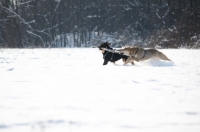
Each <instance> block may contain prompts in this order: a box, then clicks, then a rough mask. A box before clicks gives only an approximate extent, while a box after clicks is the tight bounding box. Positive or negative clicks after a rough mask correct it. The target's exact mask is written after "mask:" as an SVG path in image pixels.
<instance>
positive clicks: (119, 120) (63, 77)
mask: <svg viewBox="0 0 200 132" xmlns="http://www.w3.org/2000/svg"><path fill="white" fill-rule="evenodd" d="M160 51H162V52H163V53H164V54H166V55H167V56H168V57H169V58H170V59H171V60H173V61H174V64H173V63H170V62H163V61H159V60H150V61H145V62H139V63H136V65H135V66H131V65H130V64H129V65H127V66H123V65H122V64H123V63H122V60H120V61H118V62H117V66H116V65H113V64H112V63H109V64H108V65H107V66H102V64H103V56H102V53H101V52H100V51H99V50H98V49H92V48H88V49H84V48H81V49H76V48H74V49H73V48H72V49H0V132H133V131H134V132H200V50H185V49H179V50H172V49H171V50H160Z"/></svg>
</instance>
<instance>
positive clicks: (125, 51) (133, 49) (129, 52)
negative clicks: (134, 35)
mask: <svg viewBox="0 0 200 132" xmlns="http://www.w3.org/2000/svg"><path fill="white" fill-rule="evenodd" d="M137 48H138V47H137V46H134V47H124V48H123V49H119V50H118V51H119V52H120V54H122V55H126V56H133V55H134V54H135V53H136V51H137Z"/></svg>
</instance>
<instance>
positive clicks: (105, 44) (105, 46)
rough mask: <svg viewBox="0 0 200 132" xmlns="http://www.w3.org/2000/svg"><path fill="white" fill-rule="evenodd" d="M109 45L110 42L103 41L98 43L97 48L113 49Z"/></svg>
mask: <svg viewBox="0 0 200 132" xmlns="http://www.w3.org/2000/svg"><path fill="white" fill-rule="evenodd" d="M110 45H111V43H108V42H105V43H102V44H100V45H99V46H97V47H98V48H99V50H103V49H102V48H106V49H110V50H113V49H112V48H111V47H110Z"/></svg>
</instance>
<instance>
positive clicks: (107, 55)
mask: <svg viewBox="0 0 200 132" xmlns="http://www.w3.org/2000/svg"><path fill="white" fill-rule="evenodd" d="M110 45H111V43H108V42H105V43H102V44H100V46H97V47H98V48H99V50H101V51H102V53H103V59H104V62H103V65H107V64H108V62H109V61H110V62H113V63H114V64H115V62H116V61H118V60H120V59H122V60H123V62H124V65H125V64H127V63H131V64H132V65H134V61H133V60H134V59H132V58H131V57H129V56H127V55H122V54H119V53H115V52H114V50H113V48H111V47H110ZM105 49H107V50H111V51H113V52H109V51H107V50H105Z"/></svg>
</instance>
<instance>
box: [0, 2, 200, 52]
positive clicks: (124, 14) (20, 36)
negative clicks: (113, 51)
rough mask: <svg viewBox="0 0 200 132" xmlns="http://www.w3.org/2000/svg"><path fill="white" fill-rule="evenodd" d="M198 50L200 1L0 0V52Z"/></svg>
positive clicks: (199, 45)
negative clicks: (103, 46) (108, 45)
mask: <svg viewBox="0 0 200 132" xmlns="http://www.w3.org/2000/svg"><path fill="white" fill-rule="evenodd" d="M103 41H110V42H112V43H113V45H114V46H124V45H139V46H146V47H156V46H161V47H162V48H180V47H187V48H199V47H200V0H0V47H8V48H26V47H90V46H96V45H99V44H100V43H101V42H103Z"/></svg>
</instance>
